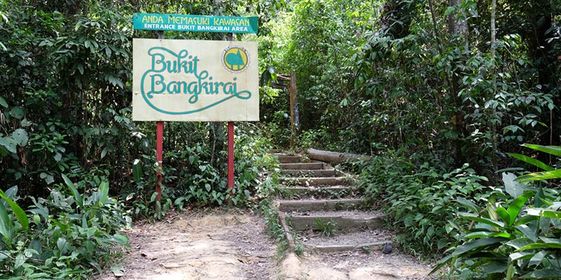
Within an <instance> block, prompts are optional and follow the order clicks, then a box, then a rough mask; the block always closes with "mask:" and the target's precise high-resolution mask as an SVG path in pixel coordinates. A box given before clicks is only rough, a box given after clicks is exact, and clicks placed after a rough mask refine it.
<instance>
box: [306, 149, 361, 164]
mask: <svg viewBox="0 0 561 280" xmlns="http://www.w3.org/2000/svg"><path fill="white" fill-rule="evenodd" d="M307 153H308V157H309V158H310V159H313V160H319V161H324V162H328V163H334V164H338V163H343V162H345V161H348V160H368V159H370V156H366V155H357V154H350V153H338V152H330V151H322V150H316V149H308V151H307Z"/></svg>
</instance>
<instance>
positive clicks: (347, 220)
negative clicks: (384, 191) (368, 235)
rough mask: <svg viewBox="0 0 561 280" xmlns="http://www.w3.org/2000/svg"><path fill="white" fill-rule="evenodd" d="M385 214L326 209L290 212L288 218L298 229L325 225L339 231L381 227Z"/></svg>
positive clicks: (317, 227) (310, 228) (314, 229)
mask: <svg viewBox="0 0 561 280" xmlns="http://www.w3.org/2000/svg"><path fill="white" fill-rule="evenodd" d="M384 218H385V216H384V215H383V214H381V213H379V212H371V211H324V212H305V213H299V212H294V213H289V214H288V216H287V220H288V222H289V224H290V225H291V227H292V228H293V229H294V230H296V231H305V230H312V231H317V230H322V228H324V227H325V226H328V227H332V228H333V229H335V230H338V231H345V232H350V231H357V230H363V229H376V228H380V227H381V226H382V225H383V223H384Z"/></svg>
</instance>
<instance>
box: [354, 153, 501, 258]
mask: <svg viewBox="0 0 561 280" xmlns="http://www.w3.org/2000/svg"><path fill="white" fill-rule="evenodd" d="M360 181H361V186H362V188H363V190H364V192H365V194H366V196H367V197H368V198H370V199H371V200H372V201H373V202H374V203H379V204H382V206H383V209H384V211H385V212H386V213H387V214H389V217H390V219H391V221H392V224H393V227H394V228H395V229H396V230H397V231H398V233H399V234H398V242H399V243H400V244H401V245H402V246H403V247H404V248H405V249H407V250H408V251H411V252H413V253H417V254H423V255H433V254H435V253H437V252H442V251H443V250H444V249H446V248H448V247H449V246H451V245H453V244H455V241H456V239H457V238H458V235H459V228H460V227H461V224H458V222H457V221H456V220H455V216H454V213H457V212H459V211H462V210H463V209H465V206H464V205H463V204H462V202H463V201H465V200H467V199H475V200H476V201H485V200H486V197H487V196H488V193H489V192H493V190H492V189H490V188H488V187H485V186H484V185H482V183H483V182H486V181H487V178H485V177H483V176H478V175H477V174H475V171H474V170H473V169H471V168H469V166H468V165H464V166H463V167H461V168H458V169H455V170H453V171H451V172H443V171H441V170H439V169H437V168H434V167H431V166H430V165H429V164H427V163H425V164H421V165H420V166H418V167H417V165H415V164H414V163H413V162H411V161H409V160H407V159H405V158H403V157H400V156H399V155H397V154H395V153H388V154H386V155H381V156H377V157H374V158H373V159H372V160H371V161H370V162H368V164H367V165H366V166H365V167H364V168H363V171H362V173H361V175H360Z"/></svg>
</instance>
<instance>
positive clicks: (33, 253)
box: [0, 176, 130, 279]
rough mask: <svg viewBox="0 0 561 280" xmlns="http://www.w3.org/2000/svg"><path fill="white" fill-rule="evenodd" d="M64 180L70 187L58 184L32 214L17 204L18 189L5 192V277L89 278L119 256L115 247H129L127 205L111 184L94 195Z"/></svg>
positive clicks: (0, 264) (1, 212)
mask: <svg viewBox="0 0 561 280" xmlns="http://www.w3.org/2000/svg"><path fill="white" fill-rule="evenodd" d="M64 181H65V184H66V185H65V186H64V185H58V184H57V185H56V186H57V189H54V190H52V191H51V193H50V195H49V196H48V197H47V198H39V199H34V198H32V201H33V205H32V206H31V207H30V208H29V209H28V210H27V213H26V212H24V211H23V210H22V208H21V207H20V206H19V205H18V204H17V203H16V201H15V198H16V193H17V188H15V187H14V188H11V189H9V190H8V191H7V192H6V193H4V192H2V193H1V194H0V197H2V199H3V201H2V203H0V219H1V221H0V232H1V234H2V237H3V238H2V241H1V242H0V256H1V257H0V272H1V273H2V274H3V275H6V276H12V277H21V278H24V279H36V278H42V279H54V278H72V279H85V278H84V277H85V276H86V275H87V274H90V273H91V272H93V271H94V270H95V271H100V270H101V266H102V265H104V264H105V263H106V262H108V261H109V260H110V259H111V258H112V257H113V256H114V255H113V253H112V252H114V246H115V245H127V244H128V239H127V237H126V236H124V235H121V234H120V233H119V231H120V230H121V229H122V228H123V227H125V226H127V225H129V224H130V219H129V218H128V217H127V214H126V213H125V212H124V210H123V206H122V205H121V204H120V203H119V202H117V201H116V200H115V199H113V198H110V197H109V195H108V190H109V184H108V183H107V181H104V182H102V183H101V184H100V185H99V187H98V188H97V189H95V190H92V191H91V192H89V193H80V192H78V191H77V189H76V187H75V185H74V183H72V181H70V180H69V179H68V178H67V177H66V176H64ZM8 193H9V194H10V195H8ZM10 196H12V198H10ZM4 202H5V204H7V205H9V207H10V209H11V211H10V212H8V211H7V208H6V205H5V204H4ZM18 279H19V278H18Z"/></svg>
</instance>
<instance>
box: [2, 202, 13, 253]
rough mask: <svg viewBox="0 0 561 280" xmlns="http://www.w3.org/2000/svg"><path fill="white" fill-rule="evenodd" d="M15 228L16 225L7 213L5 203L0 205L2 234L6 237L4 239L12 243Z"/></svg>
mask: <svg viewBox="0 0 561 280" xmlns="http://www.w3.org/2000/svg"><path fill="white" fill-rule="evenodd" d="M13 228H14V224H13V223H12V220H11V219H10V216H8V211H6V207H5V206H4V204H3V203H0V234H2V236H4V238H5V239H6V240H7V241H8V242H10V243H11V241H12V229H13Z"/></svg>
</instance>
